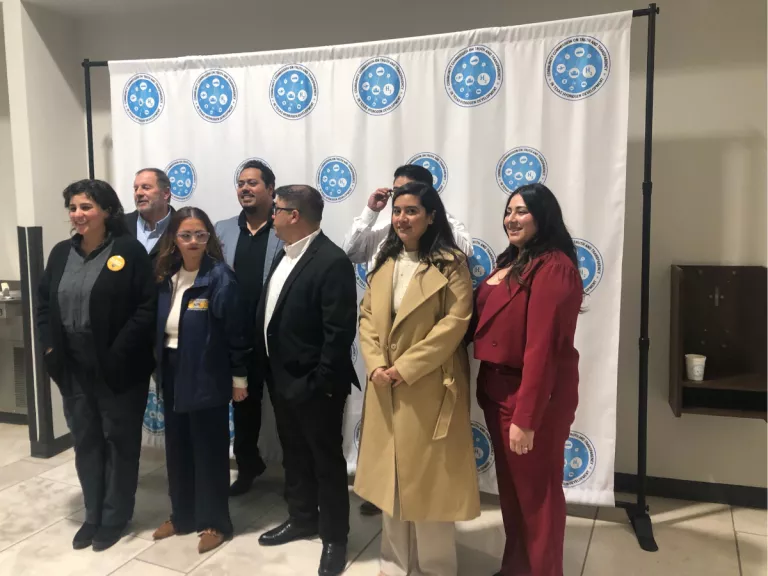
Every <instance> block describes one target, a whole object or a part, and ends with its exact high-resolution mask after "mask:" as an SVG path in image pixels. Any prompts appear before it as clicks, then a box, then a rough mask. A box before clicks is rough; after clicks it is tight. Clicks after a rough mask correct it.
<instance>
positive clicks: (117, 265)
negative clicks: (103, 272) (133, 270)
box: [107, 256, 125, 272]
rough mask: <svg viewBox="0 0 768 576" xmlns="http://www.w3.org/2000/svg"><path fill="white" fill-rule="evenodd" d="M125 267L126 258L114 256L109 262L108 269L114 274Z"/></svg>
mask: <svg viewBox="0 0 768 576" xmlns="http://www.w3.org/2000/svg"><path fill="white" fill-rule="evenodd" d="M123 266H125V258H123V257H122V256H112V258H110V259H109V260H107V268H109V269H110V270H112V272H117V271H119V270H122V269H123Z"/></svg>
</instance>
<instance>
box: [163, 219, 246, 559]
mask: <svg viewBox="0 0 768 576" xmlns="http://www.w3.org/2000/svg"><path fill="white" fill-rule="evenodd" d="M155 273H156V277H157V281H158V282H159V283H160V289H159V293H158V306H157V310H158V312H157V333H156V337H155V340H156V346H157V349H156V350H157V353H156V356H157V358H158V360H160V359H162V361H161V362H162V369H161V370H159V371H158V372H159V375H160V377H161V384H162V389H163V396H164V399H165V454H166V463H167V467H168V484H169V490H168V492H169V494H170V496H171V519H170V520H167V521H166V522H164V523H163V524H162V525H161V526H160V527H159V528H158V529H157V530H155V533H154V534H153V538H154V539H155V540H162V539H164V538H169V537H171V536H174V535H176V534H185V533H189V532H193V531H194V532H198V533H199V534H200V541H199V542H198V550H199V552H200V553H201V554H203V553H205V552H209V551H210V550H213V549H214V548H216V547H217V546H219V545H221V543H222V542H224V540H225V539H227V538H229V537H230V536H231V535H232V521H231V519H230V516H229V402H230V401H231V400H232V399H233V398H234V399H235V401H240V400H243V399H244V398H245V396H246V395H247V393H248V392H247V387H248V382H247V380H246V375H247V373H248V371H247V368H246V366H247V362H248V358H249V356H250V351H251V350H250V348H251V347H250V344H249V342H248V340H247V338H246V333H245V326H246V325H245V319H246V315H245V314H244V310H245V308H243V307H242V306H241V305H240V300H239V290H238V287H237V281H236V279H235V273H234V272H233V271H232V270H231V269H230V268H229V266H227V264H226V263H225V262H224V258H223V256H222V254H221V245H220V244H219V240H218V238H216V233H215V231H214V228H213V225H212V224H211V221H210V219H209V218H208V216H207V215H206V214H205V212H203V211H202V210H200V209H199V208H192V207H186V208H182V209H181V210H179V211H178V212H176V213H175V214H174V215H173V217H172V218H171V223H170V224H169V226H168V231H167V232H166V234H165V236H163V239H162V240H161V241H160V254H159V256H158V259H157V269H156V271H155Z"/></svg>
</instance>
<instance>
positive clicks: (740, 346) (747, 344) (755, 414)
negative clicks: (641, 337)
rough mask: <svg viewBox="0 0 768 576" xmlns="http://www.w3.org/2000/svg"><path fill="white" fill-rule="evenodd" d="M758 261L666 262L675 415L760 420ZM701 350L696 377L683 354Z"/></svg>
mask: <svg viewBox="0 0 768 576" xmlns="http://www.w3.org/2000/svg"><path fill="white" fill-rule="evenodd" d="M767 277H768V274H767V271H766V268H765V267H761V266H672V302H671V311H670V312H671V314H670V347H669V405H670V406H671V407H672V411H673V412H674V413H675V416H681V415H682V414H709V415H715V416H733V417H740V418H763V419H766V400H767V399H768V395H767V394H766V390H767V389H768V385H767V382H768V378H767V377H766V372H767V370H766V347H768V339H766V324H767V323H768V316H767V314H766V309H767V306H766V298H767V297H768V294H767V293H766V278H767ZM686 354H703V355H704V356H706V357H707V362H706V368H705V372H704V381H703V382H692V381H689V380H688V379H687V377H686V370H685V355H686Z"/></svg>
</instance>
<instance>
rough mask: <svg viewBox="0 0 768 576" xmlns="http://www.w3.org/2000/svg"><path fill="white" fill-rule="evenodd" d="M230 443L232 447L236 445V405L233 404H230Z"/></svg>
mask: <svg viewBox="0 0 768 576" xmlns="http://www.w3.org/2000/svg"><path fill="white" fill-rule="evenodd" d="M229 443H230V445H232V444H234V443H235V405H234V403H233V402H230V403H229Z"/></svg>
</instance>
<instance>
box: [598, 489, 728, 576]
mask: <svg viewBox="0 0 768 576" xmlns="http://www.w3.org/2000/svg"><path fill="white" fill-rule="evenodd" d="M649 504H650V506H651V517H652V520H653V528H654V536H655V538H656V543H657V544H658V546H659V550H658V551H657V552H643V551H642V550H641V549H640V547H639V546H638V544H637V539H636V538H635V534H634V532H633V531H632V527H631V526H630V524H629V521H628V519H627V515H626V513H625V512H624V510H621V509H618V508H601V509H600V510H599V511H598V519H597V521H596V523H595V527H594V532H593V534H592V540H591V543H590V546H589V553H588V555H587V560H586V564H585V568H584V576H615V575H617V574H621V575H622V576H647V575H648V574H660V575H666V574H670V575H672V574H674V575H675V576H688V575H691V576H693V575H696V576H710V575H711V576H738V575H739V565H738V557H737V553H736V536H735V534H734V532H733V520H732V517H731V511H730V508H729V507H728V506H724V505H720V504H706V503H694V502H683V501H676V500H663V499H659V498H650V499H649Z"/></svg>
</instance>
